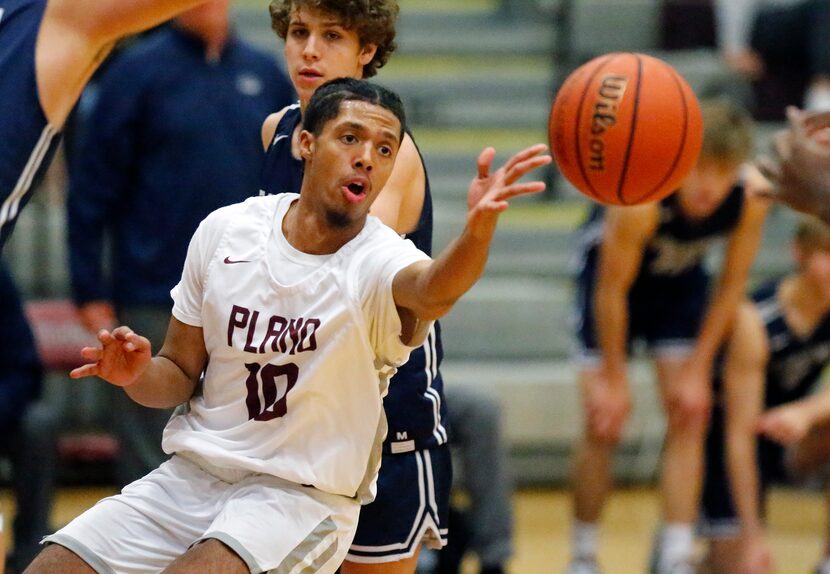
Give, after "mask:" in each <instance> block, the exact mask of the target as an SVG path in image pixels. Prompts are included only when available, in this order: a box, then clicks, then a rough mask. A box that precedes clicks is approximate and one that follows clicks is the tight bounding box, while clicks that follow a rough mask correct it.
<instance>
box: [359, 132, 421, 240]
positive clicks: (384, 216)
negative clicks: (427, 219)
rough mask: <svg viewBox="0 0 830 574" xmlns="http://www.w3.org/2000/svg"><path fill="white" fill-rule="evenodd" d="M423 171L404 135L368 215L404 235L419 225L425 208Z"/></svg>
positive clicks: (411, 144) (419, 157)
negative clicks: (393, 163) (392, 165)
mask: <svg viewBox="0 0 830 574" xmlns="http://www.w3.org/2000/svg"><path fill="white" fill-rule="evenodd" d="M425 190H426V172H425V171H424V165H423V162H422V161H421V156H420V154H419V153H418V149H417V148H416V147H415V142H413V141H412V138H411V137H409V134H405V135H404V139H403V142H402V143H401V148H400V150H399V151H398V155H397V157H396V158H395V166H394V167H393V168H392V173H391V175H390V176H389V180H388V181H387V182H386V185H385V186H384V187H383V190H381V192H380V194H379V195H378V197H377V199H375V202H374V203H373V204H372V209H371V213H372V215H375V216H377V217H378V218H380V220H381V221H383V222H384V223H385V224H386V225H387V226H388V227H391V228H392V229H394V230H395V231H396V232H398V233H399V234H401V235H403V234H406V233H409V232H411V231H412V230H414V229H415V228H416V227H417V225H418V219H419V218H420V215H421V209H422V208H423V205H424V193H425Z"/></svg>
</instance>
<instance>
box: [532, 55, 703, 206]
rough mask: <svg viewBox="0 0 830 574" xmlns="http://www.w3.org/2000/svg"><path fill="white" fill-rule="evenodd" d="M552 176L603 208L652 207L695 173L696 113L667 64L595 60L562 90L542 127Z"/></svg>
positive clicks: (633, 58) (638, 58)
mask: <svg viewBox="0 0 830 574" xmlns="http://www.w3.org/2000/svg"><path fill="white" fill-rule="evenodd" d="M548 137H549V138H550V149H551V151H552V152H553V157H554V159H555V160H556V164H557V166H558V167H559V170H560V171H561V172H562V174H563V175H564V176H565V177H566V178H567V180H568V181H569V182H571V183H572V184H573V185H574V186H575V187H576V188H577V189H578V190H579V191H581V192H582V193H584V194H585V195H587V196H588V197H590V198H592V199H594V200H596V201H598V202H601V203H606V204H612V205H634V204H638V203H646V202H650V201H658V200H660V199H662V198H664V197H666V196H667V195H669V194H671V193H672V192H673V191H675V190H676V189H677V188H678V186H679V185H680V183H681V182H682V181H683V179H684V178H685V177H686V176H687V175H688V173H689V171H691V169H692V168H693V167H694V165H695V162H696V161H697V156H698V154H699V153H700V146H701V143H702V141H703V120H702V118H701V114H700V106H699V105H698V101H697V98H696V97H695V94H694V92H693V91H692V89H691V88H690V87H689V84H688V83H686V80H684V79H683V77H682V76H681V75H680V74H678V73H677V71H676V70H675V69H674V68H672V67H671V66H670V65H668V64H667V63H665V62H663V61H662V60H659V59H657V58H653V57H651V56H647V55H645V54H636V53H622V52H620V53H611V54H605V55H603V56H599V57H597V58H594V59H593V60H591V61H589V62H587V63H586V64H584V65H582V66H580V67H579V68H577V69H576V70H574V72H573V73H571V74H570V75H569V76H568V78H567V79H566V80H565V83H564V84H563V85H562V87H561V89H560V90H559V93H558V94H557V95H556V100H555V101H554V103H553V108H552V109H551V113H550V119H549V121H548Z"/></svg>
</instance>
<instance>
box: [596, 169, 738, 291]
mask: <svg viewBox="0 0 830 574" xmlns="http://www.w3.org/2000/svg"><path fill="white" fill-rule="evenodd" d="M744 202H745V197H744V186H743V184H742V183H738V184H736V185H735V186H734V187H733V188H732V190H731V191H730V192H729V195H727V196H726V199H724V201H723V203H721V204H720V206H719V207H718V208H717V209H716V210H715V211H714V213H712V214H711V215H709V216H708V217H706V218H703V219H697V220H690V219H688V218H687V217H686V216H685V215H684V213H683V210H682V208H681V206H680V204H679V199H678V197H677V194H672V195H670V196H668V197H666V198H665V199H663V200H662V201H661V202H660V221H659V224H658V227H657V231H656V232H655V234H654V236H653V237H652V238H651V239H650V240H649V242H648V244H647V245H646V249H645V253H644V255H643V261H642V263H641V265H640V271H639V273H638V279H641V278H643V277H646V276H653V277H677V276H681V275H684V274H686V273H688V272H691V271H693V270H695V269H698V268H700V267H702V263H703V258H704V257H705V256H706V253H707V252H708V251H709V248H710V247H711V246H712V244H713V243H714V242H716V241H717V240H719V239H722V238H724V237H727V236H728V235H729V234H730V233H731V232H732V231H733V230H734V229H735V227H736V226H737V225H738V221H739V220H740V218H741V213H742V212H743V207H744ZM604 213H605V209H604V208H603V207H601V206H599V205H597V206H594V208H593V209H592V210H591V213H590V214H589V216H588V220H587V221H586V222H585V224H583V226H582V229H581V232H580V233H581V236H582V238H581V242H582V252H583V254H584V255H585V256H592V252H595V251H598V248H599V245H600V243H601V242H602V229H603V219H604Z"/></svg>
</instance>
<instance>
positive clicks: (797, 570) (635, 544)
mask: <svg viewBox="0 0 830 574" xmlns="http://www.w3.org/2000/svg"><path fill="white" fill-rule="evenodd" d="M112 492H113V491H112V489H108V488H62V489H61V490H60V492H59V494H58V499H57V503H56V505H55V510H54V513H53V522H54V524H56V525H60V524H64V523H66V522H67V521H69V520H71V519H72V518H73V517H74V516H77V515H78V514H79V513H80V512H82V511H83V510H85V509H86V508H88V507H89V506H91V505H92V504H93V503H95V501H97V500H98V499H99V498H102V497H104V496H107V495H109V494H111V493H112ZM514 502H515V513H516V529H515V556H514V558H513V561H512V562H511V565H510V572H512V573H513V574H537V573H539V574H558V573H560V572H563V570H564V568H565V564H566V563H567V560H568V536H569V534H568V533H569V527H568V522H569V518H568V517H569V514H568V513H569V502H568V497H567V492H566V491H564V490H561V489H525V490H521V491H519V492H517V493H516V495H515V499H514ZM0 503H2V508H3V511H4V514H5V516H6V524H7V528H6V536H7V547H8V545H9V544H10V535H9V530H10V521H11V516H12V511H13V502H12V498H11V496H10V493H9V491H7V490H4V491H0ZM605 519H606V520H605V525H604V526H605V528H604V530H603V533H602V536H601V545H602V550H601V553H600V560H601V563H602V565H603V566H604V571H605V572H606V573H607V574H644V573H645V572H646V564H647V560H648V554H649V551H650V543H651V537H652V534H653V532H654V528H655V525H656V522H657V500H656V497H655V494H654V491H652V490H650V489H643V488H635V489H626V490H621V491H618V493H617V494H616V495H615V496H614V498H613V499H612V501H611V504H610V506H609V507H608V509H607V511H606V515H605ZM769 524H770V531H771V533H772V538H771V539H772V543H773V549H774V552H775V555H776V559H777V563H778V574H807V573H809V572H812V569H813V568H814V566H815V564H816V562H817V559H818V557H819V556H820V554H821V551H822V547H823V539H824V535H823V533H824V505H823V497H822V496H821V495H818V494H815V493H805V492H795V491H776V492H774V493H773V495H772V497H771V501H770V506H769ZM476 571H477V570H476V568H475V564H474V561H468V562H467V563H465V570H464V574H474V573H475V572H476Z"/></svg>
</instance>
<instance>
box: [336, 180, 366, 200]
mask: <svg viewBox="0 0 830 574" xmlns="http://www.w3.org/2000/svg"><path fill="white" fill-rule="evenodd" d="M342 189H343V195H344V196H345V197H346V200H347V201H350V202H352V203H360V202H361V201H363V200H364V199H365V198H366V191H367V190H368V189H369V182H368V181H366V180H365V179H363V178H355V179H350V180H349V181H347V182H346V183H345V185H343V187H342Z"/></svg>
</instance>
